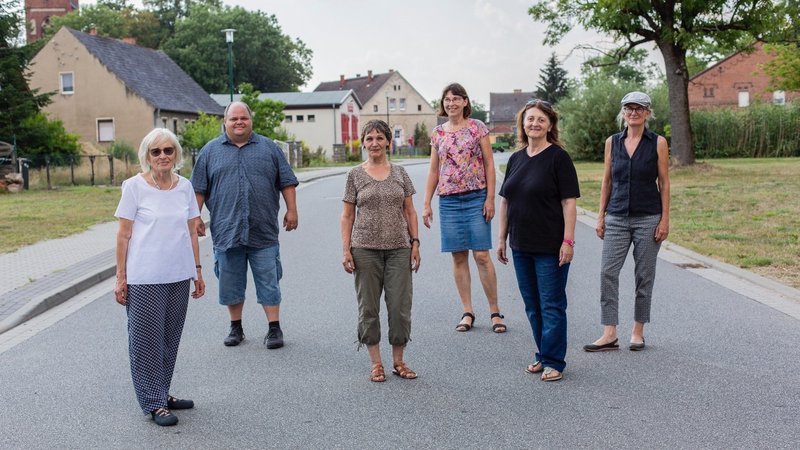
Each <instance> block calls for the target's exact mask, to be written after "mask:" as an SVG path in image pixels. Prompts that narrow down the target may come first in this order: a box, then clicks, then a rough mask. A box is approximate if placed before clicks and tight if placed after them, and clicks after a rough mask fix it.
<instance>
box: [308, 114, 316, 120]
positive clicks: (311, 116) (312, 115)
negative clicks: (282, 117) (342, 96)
mask: <svg viewBox="0 0 800 450" xmlns="http://www.w3.org/2000/svg"><path fill="white" fill-rule="evenodd" d="M308 121H309V122H316V121H317V116H315V115H314V114H309V115H308Z"/></svg>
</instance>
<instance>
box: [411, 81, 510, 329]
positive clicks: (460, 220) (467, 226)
mask: <svg viewBox="0 0 800 450" xmlns="http://www.w3.org/2000/svg"><path fill="white" fill-rule="evenodd" d="M471 113H472V107H471V105H470V102H469V96H468V95H467V91H466V90H465V89H464V87H463V86H461V85H460V84H458V83H452V84H450V85H448V86H447V87H445V88H444V90H443V91H442V97H441V99H440V102H439V115H440V116H443V117H447V122H446V123H444V124H442V125H439V126H437V127H436V128H434V129H433V133H432V136H431V146H432V151H431V165H430V170H429V171H428V181H427V183H426V185H425V205H424V207H423V210H422V220H423V223H424V224H425V226H426V227H428V228H430V227H431V222H432V221H433V211H432V209H431V199H432V198H433V194H434V192H436V193H438V194H439V221H440V222H441V244H442V252H448V253H451V254H452V255H453V276H454V277H455V281H456V288H457V289H458V294H459V296H460V297H461V304H462V306H463V307H464V314H463V315H462V316H461V322H459V324H458V325H457V326H456V331H469V330H470V329H472V327H473V326H474V325H475V312H474V309H473V307H472V295H471V287H470V283H471V280H470V272H469V251H470V250H472V256H473V258H474V259H475V263H476V264H477V266H478V274H479V276H480V280H481V284H482V285H483V292H484V293H485V294H486V298H487V299H488V300H489V311H490V313H491V316H490V317H491V320H492V331H494V332H495V333H504V332H505V331H506V326H505V324H504V323H503V321H502V319H503V316H502V315H501V314H500V308H499V307H498V305H497V275H496V274H495V270H494V264H493V263H492V259H491V256H490V255H489V250H491V248H492V226H491V221H492V218H493V217H494V190H495V171H494V158H493V157H492V148H491V145H490V144H489V136H488V135H489V129H488V128H486V125H484V123H483V122H481V121H480V120H475V119H470V118H469V116H470V114H471Z"/></svg>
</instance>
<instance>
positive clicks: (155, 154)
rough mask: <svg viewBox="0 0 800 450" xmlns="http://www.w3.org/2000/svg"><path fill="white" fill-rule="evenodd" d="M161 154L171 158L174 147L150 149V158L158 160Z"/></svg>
mask: <svg viewBox="0 0 800 450" xmlns="http://www.w3.org/2000/svg"><path fill="white" fill-rule="evenodd" d="M161 152H164V154H165V155H167V156H172V154H173V153H175V147H164V148H158V147H156V148H151V149H150V156H152V157H153V158H158V157H159V156H161Z"/></svg>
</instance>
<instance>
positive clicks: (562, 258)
mask: <svg viewBox="0 0 800 450" xmlns="http://www.w3.org/2000/svg"><path fill="white" fill-rule="evenodd" d="M574 255H575V249H574V248H573V247H572V246H571V245H569V244H567V243H566V242H564V243H563V244H561V250H559V252H558V267H561V266H563V265H564V264H569V263H571V262H572V257H573V256H574Z"/></svg>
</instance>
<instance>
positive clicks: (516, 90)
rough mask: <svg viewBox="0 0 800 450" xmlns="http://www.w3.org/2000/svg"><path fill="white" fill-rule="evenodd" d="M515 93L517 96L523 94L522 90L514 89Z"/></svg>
mask: <svg viewBox="0 0 800 450" xmlns="http://www.w3.org/2000/svg"><path fill="white" fill-rule="evenodd" d="M514 93H515V94H521V93H522V89H514Z"/></svg>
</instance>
